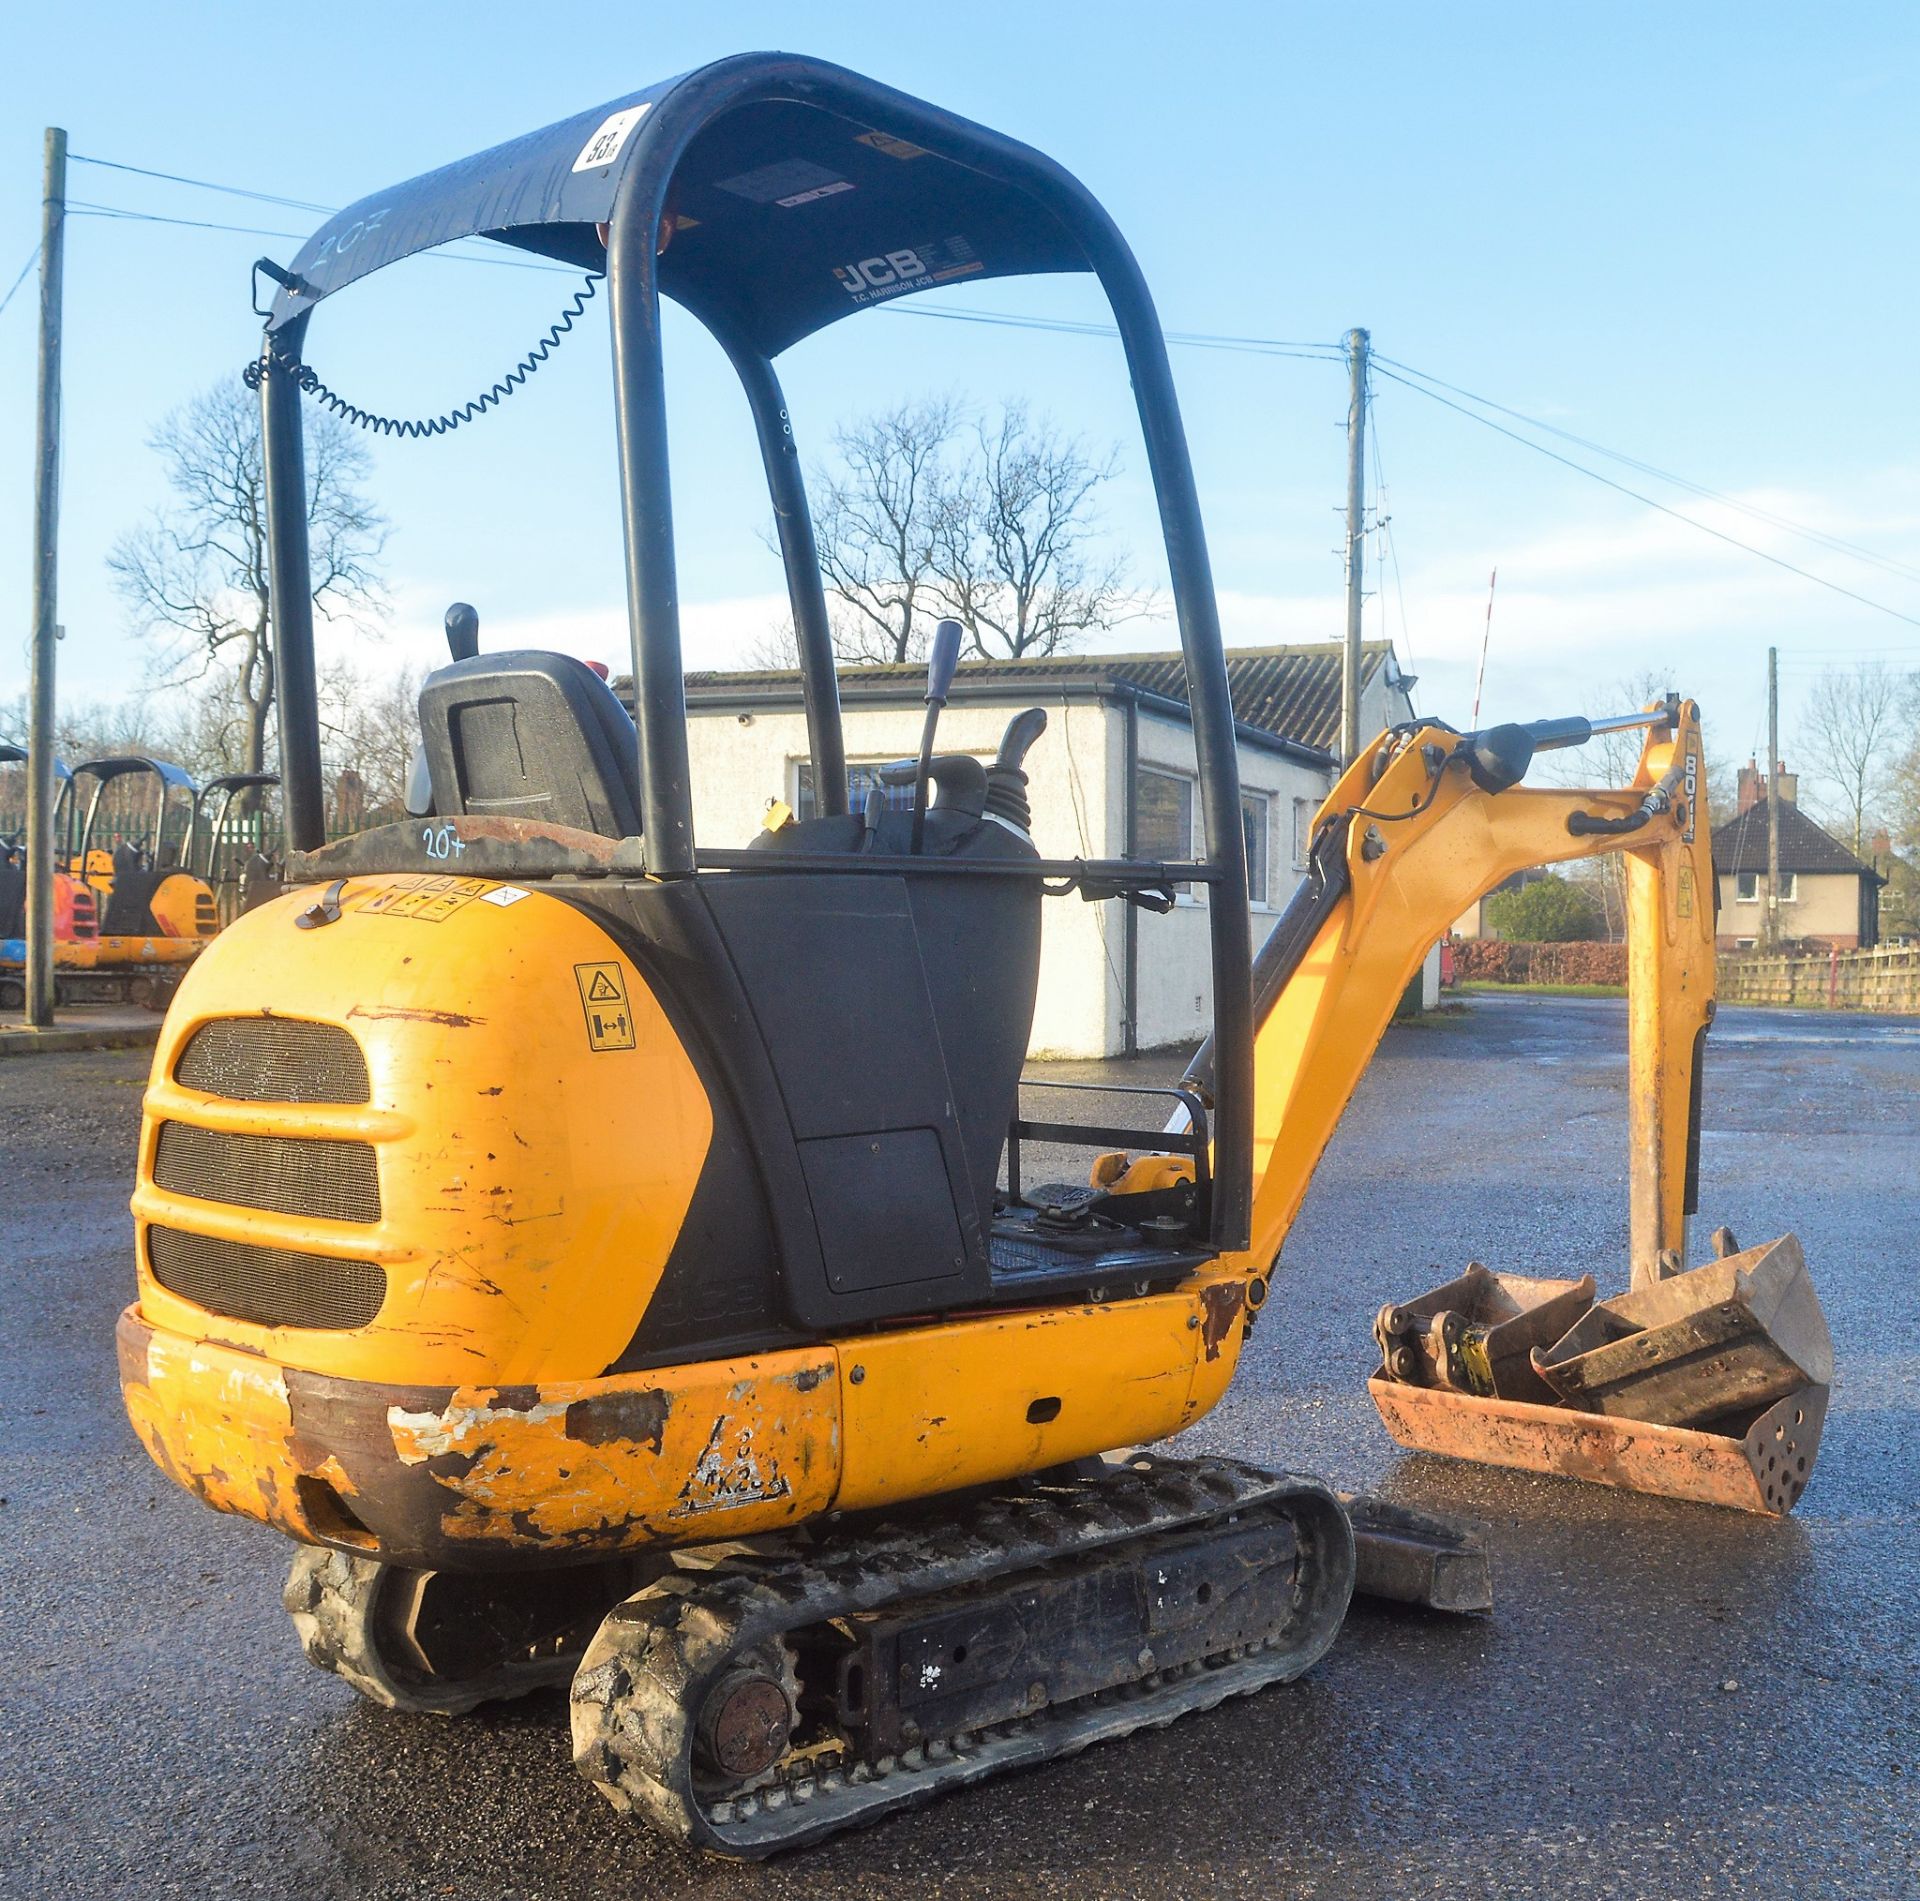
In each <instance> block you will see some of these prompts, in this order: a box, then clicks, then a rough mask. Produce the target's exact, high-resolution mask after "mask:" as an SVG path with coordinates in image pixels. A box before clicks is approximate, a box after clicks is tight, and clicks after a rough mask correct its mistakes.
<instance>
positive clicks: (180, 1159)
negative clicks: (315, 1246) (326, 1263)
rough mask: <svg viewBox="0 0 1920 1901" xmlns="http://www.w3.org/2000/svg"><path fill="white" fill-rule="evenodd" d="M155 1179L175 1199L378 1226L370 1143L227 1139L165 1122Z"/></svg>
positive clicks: (290, 1137)
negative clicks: (235, 1204) (186, 1197)
mask: <svg viewBox="0 0 1920 1901" xmlns="http://www.w3.org/2000/svg"><path fill="white" fill-rule="evenodd" d="M153 1179H154V1180H155V1181H156V1182H158V1183H159V1184H160V1186H161V1187H162V1188H166V1189H170V1190H172V1192H173V1193H174V1194H176V1195H192V1196H194V1197H195V1198H196V1199H197V1200H200V1201H225V1202H238V1203H239V1204H240V1205H241V1206H243V1207H247V1208H270V1209H272V1210H273V1211H274V1212H275V1213H276V1214H283V1215H318V1216H319V1217H320V1218H321V1219H322V1220H323V1221H378V1220H379V1219H380V1177H379V1171H378V1169H377V1168H376V1166H375V1163H374V1155H373V1144H372V1143H370V1142H334V1141H326V1140H322V1139H319V1138H315V1137H311V1136H299V1135H233V1134H228V1133H226V1132H225V1131H223V1130H220V1129H202V1128H198V1127H196V1126H195V1125H194V1124H193V1123H191V1122H163V1123H161V1125H160V1141H159V1145H158V1148H157V1149H156V1151H155V1154H154V1158H153Z"/></svg>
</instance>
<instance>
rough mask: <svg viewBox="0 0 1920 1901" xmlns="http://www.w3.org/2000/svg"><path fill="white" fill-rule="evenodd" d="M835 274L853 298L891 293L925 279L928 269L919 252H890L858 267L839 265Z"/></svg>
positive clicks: (834, 269) (870, 259)
mask: <svg viewBox="0 0 1920 1901" xmlns="http://www.w3.org/2000/svg"><path fill="white" fill-rule="evenodd" d="M833 274H834V276H835V277H837V278H839V280H840V282H841V283H842V284H843V285H845V286H846V288H847V290H848V291H850V292H851V293H852V294H853V295H854V296H856V297H857V296H859V295H860V294H861V293H862V292H863V291H869V290H891V289H893V288H894V286H896V285H898V284H910V283H911V282H912V281H913V280H914V279H915V278H916V277H925V276H926V274H927V266H926V262H925V260H924V259H923V258H922V257H921V255H920V253H919V252H918V251H915V250H912V249H906V250H899V251H889V252H888V253H887V254H886V256H885V257H864V258H862V259H861V260H860V262H859V263H858V264H836V265H835V266H834V267H833Z"/></svg>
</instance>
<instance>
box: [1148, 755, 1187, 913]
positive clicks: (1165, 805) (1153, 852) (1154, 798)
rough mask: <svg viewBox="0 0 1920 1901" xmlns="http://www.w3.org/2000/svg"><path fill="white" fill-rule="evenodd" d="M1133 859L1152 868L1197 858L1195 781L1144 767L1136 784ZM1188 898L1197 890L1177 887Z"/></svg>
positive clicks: (1175, 887)
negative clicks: (1156, 865)
mask: <svg viewBox="0 0 1920 1901" xmlns="http://www.w3.org/2000/svg"><path fill="white" fill-rule="evenodd" d="M1133 837H1134V850H1133V855H1134V857H1136V858H1138V859H1142V860H1144V861H1145V862H1146V863H1148V864H1169V863H1175V862H1178V861H1180V860H1183V859H1189V858H1191V857H1192V856H1193V849H1194V846H1193V781H1192V780H1191V779H1183V778H1181V777H1179V776H1178V774H1176V773H1171V772H1157V771H1155V769H1154V768H1153V767H1152V766H1142V767H1140V768H1139V770H1138V771H1137V772H1136V773H1135V775H1134V781H1133ZM1174 889H1175V890H1176V891H1177V892H1178V893H1179V894H1180V895H1181V896H1182V897H1184V898H1191V897H1192V895H1193V886H1192V885H1190V884H1182V885H1175V886H1174Z"/></svg>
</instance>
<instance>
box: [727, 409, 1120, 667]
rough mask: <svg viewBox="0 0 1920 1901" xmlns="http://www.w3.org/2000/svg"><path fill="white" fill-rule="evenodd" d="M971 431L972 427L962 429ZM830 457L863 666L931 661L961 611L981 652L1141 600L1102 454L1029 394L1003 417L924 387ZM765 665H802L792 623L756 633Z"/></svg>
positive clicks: (834, 582)
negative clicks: (1106, 545)
mask: <svg viewBox="0 0 1920 1901" xmlns="http://www.w3.org/2000/svg"><path fill="white" fill-rule="evenodd" d="M963 438H964V441H963ZM833 446H834V451H835V458H836V461H835V466H834V467H832V468H831V469H828V470H823V471H816V473H815V487H816V489H817V490H818V492H819V495H820V501H819V505H818V506H817V507H816V509H815V511H814V535H815V539H816V540H817V541H818V543H819V548H820V567H821V572H822V574H823V575H824V576H825V579H826V584H827V589H828V595H829V608H830V611H831V613H832V617H833V647H834V652H835V653H836V654H837V655H838V656H839V658H840V659H842V660H843V661H848V662H851V663H853V664H854V665H871V664H874V663H876V662H884V661H904V660H918V659H920V658H921V657H922V656H923V655H924V654H925V653H926V650H927V640H928V636H929V634H930V632H931V623H932V621H933V620H934V618H935V617H936V616H939V615H951V616H952V617H953V618H954V619H956V620H957V621H959V622H960V624H961V625H962V626H963V627H964V628H965V629H966V631H967V640H968V645H969V646H970V647H971V649H972V651H973V652H975V653H976V654H979V655H980V656H981V657H982V658H987V657H992V656H996V655H999V656H1011V657H1014V658H1017V657H1019V656H1020V655H1022V654H1036V655H1038V654H1049V653H1057V652H1059V651H1061V650H1062V649H1064V648H1068V647H1072V646H1075V645H1077V644H1078V642H1079V640H1080V638H1081V636H1082V635H1084V634H1086V633H1087V632H1089V631H1090V630H1092V629H1094V628H1102V627H1111V626H1114V625H1116V624H1117V623H1118V622H1120V621H1122V620H1124V619H1127V618H1128V617H1130V616H1131V615H1133V614H1135V613H1137V612H1139V611H1140V608H1141V606H1142V604H1143V601H1144V598H1145V597H1144V596H1141V595H1137V594H1135V593H1133V592H1132V591H1131V590H1130V589H1129V588H1128V586H1127V584H1126V579H1125V567H1124V563H1123V562H1122V561H1121V560H1120V559H1119V558H1118V557H1115V558H1112V559H1107V558H1103V557H1102V556H1100V555H1099V554H1098V552H1097V551H1096V547H1095V542H1096V538H1097V535H1098V532H1099V520H1098V516H1097V514H1096V511H1095V508H1094V505H1093V504H1094V497H1095V493H1096V491H1097V490H1098V489H1099V487H1100V485H1101V484H1102V483H1103V482H1106V481H1108V480H1110V479H1111V478H1112V477H1113V475H1114V474H1115V473H1116V470H1117V467H1118V464H1117V461H1116V459H1115V457H1114V456H1113V454H1112V453H1111V452H1109V453H1108V454H1106V455H1104V456H1102V455H1097V454H1095V453H1094V452H1093V451H1091V450H1090V449H1089V448H1088V447H1087V445H1086V444H1085V443H1083V442H1081V441H1080V440H1078V439H1077V438H1074V437H1069V436H1065V435H1062V434H1061V433H1060V432H1059V431H1058V430H1057V429H1055V428H1054V427H1053V425H1052V424H1050V423H1048V422H1046V421H1044V420H1040V421H1036V420H1035V419H1034V418H1033V417H1032V416H1031V414H1030V413H1029V411H1028V410H1027V408H1026V406H1025V405H1024V404H1022V403H1017V402H1016V403H1007V404H1005V405H1004V406H1003V407H1002V408H1001V410H1000V412H999V415H998V417H997V418H996V419H993V420H987V419H984V418H969V416H968V414H967V412H966V411H965V410H964V409H963V408H962V407H961V406H960V405H959V404H957V403H955V402H954V401H952V400H951V399H949V398H944V397H924V398H921V399H920V400H918V401H914V402H906V403H901V404H899V405H897V406H896V407H894V408H892V409H889V410H883V411H882V412H880V413H879V414H878V415H875V416H870V417H868V418H867V419H866V420H865V421H863V422H859V423H856V424H854V425H853V426H852V427H850V428H848V429H844V430H842V431H840V432H839V433H838V434H837V435H836V436H835V437H834V442H833ZM752 657H753V659H754V660H755V662H756V663H757V664H759V665H763V666H765V665H772V666H788V667H790V666H792V665H794V664H795V662H796V658H797V654H796V649H795V646H794V641H793V631H792V629H791V628H790V627H788V628H784V629H780V630H777V631H773V632H770V633H769V634H768V635H767V636H766V637H765V638H764V639H762V640H761V641H759V642H758V643H756V645H755V647H754V649H753V654H752Z"/></svg>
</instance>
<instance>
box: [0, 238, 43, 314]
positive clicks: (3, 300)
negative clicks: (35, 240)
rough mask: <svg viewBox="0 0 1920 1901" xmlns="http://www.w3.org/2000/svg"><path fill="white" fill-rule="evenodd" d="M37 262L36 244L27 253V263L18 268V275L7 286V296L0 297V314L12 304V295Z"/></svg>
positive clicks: (37, 248) (38, 256) (37, 250)
mask: <svg viewBox="0 0 1920 1901" xmlns="http://www.w3.org/2000/svg"><path fill="white" fill-rule="evenodd" d="M39 262H40V247H39V245H37V244H36V245H35V246H34V247H33V249H32V250H31V251H29V252H28V253H27V261H26V262H25V263H24V264H22V265H21V266H20V275H19V276H18V277H16V278H15V279H14V280H13V282H12V283H11V284H9V285H8V286H7V294H6V295H5V296H4V297H0V313H4V312H5V310H6V307H7V306H8V305H9V304H10V303H12V302H13V293H14V292H15V291H17V290H18V289H19V288H20V286H21V285H22V284H24V283H25V282H26V281H27V273H28V272H29V271H30V270H32V269H33V267H34V266H35V265H36V264H38V263H39Z"/></svg>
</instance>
